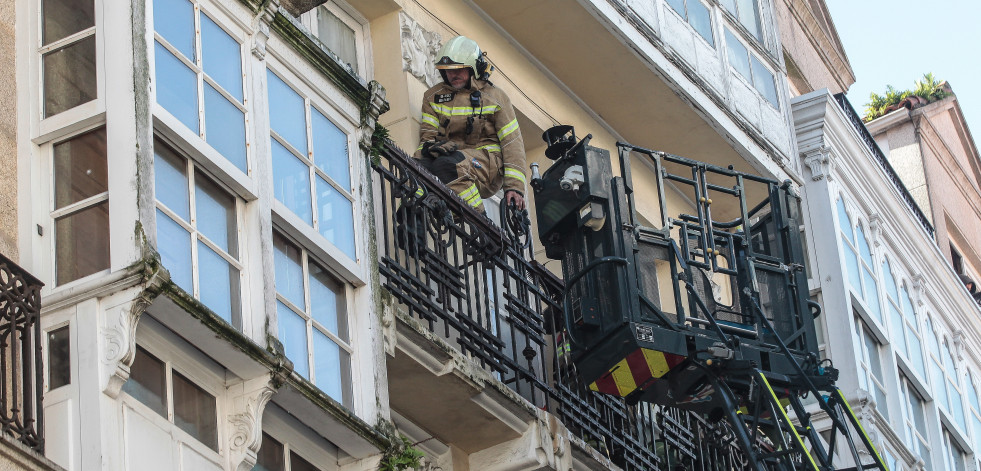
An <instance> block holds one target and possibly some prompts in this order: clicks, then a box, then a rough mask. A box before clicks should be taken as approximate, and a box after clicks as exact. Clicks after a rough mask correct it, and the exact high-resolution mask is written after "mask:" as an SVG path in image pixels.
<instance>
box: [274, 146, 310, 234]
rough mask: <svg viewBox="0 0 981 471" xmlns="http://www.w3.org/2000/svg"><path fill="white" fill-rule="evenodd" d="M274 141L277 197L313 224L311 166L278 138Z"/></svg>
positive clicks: (301, 217)
mask: <svg viewBox="0 0 981 471" xmlns="http://www.w3.org/2000/svg"><path fill="white" fill-rule="evenodd" d="M271 142H272V158H273V182H274V183H273V185H274V186H273V190H274V191H275V193H276V199H277V200H279V201H280V202H281V203H283V204H284V205H286V207H287V208H289V209H290V211H293V214H296V215H297V216H299V218H300V219H302V220H303V221H305V222H306V223H307V224H310V225H313V209H311V204H312V200H311V199H310V167H307V165H306V164H305V163H303V162H302V161H300V159H298V158H296V156H295V155H293V153H292V152H290V151H288V150H286V148H285V147H283V145H282V144H280V143H279V141H277V140H276V139H271Z"/></svg>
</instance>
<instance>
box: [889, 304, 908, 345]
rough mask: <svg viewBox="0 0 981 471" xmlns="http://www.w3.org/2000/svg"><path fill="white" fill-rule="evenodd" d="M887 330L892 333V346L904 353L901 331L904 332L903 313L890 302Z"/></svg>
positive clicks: (904, 343)
mask: <svg viewBox="0 0 981 471" xmlns="http://www.w3.org/2000/svg"><path fill="white" fill-rule="evenodd" d="M889 332H890V333H891V334H892V339H893V346H895V347H896V350H897V351H898V352H900V353H902V354H903V355H906V342H904V341H903V332H905V323H904V322H903V315H902V314H901V313H900V312H899V310H898V309H896V308H895V306H893V305H892V303H889Z"/></svg>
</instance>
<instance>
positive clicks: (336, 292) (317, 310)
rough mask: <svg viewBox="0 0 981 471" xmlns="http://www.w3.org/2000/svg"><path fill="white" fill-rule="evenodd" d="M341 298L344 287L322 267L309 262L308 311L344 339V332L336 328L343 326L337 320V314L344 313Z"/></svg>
mask: <svg viewBox="0 0 981 471" xmlns="http://www.w3.org/2000/svg"><path fill="white" fill-rule="evenodd" d="M343 299H344V287H343V286H341V284H340V283H338V282H337V280H335V279H334V277H332V276H330V274H328V273H327V272H326V271H325V270H324V269H323V268H321V267H320V266H318V265H317V264H316V263H311V264H310V311H311V314H312V315H313V319H314V320H315V321H317V322H319V323H320V325H322V326H324V327H326V328H327V330H329V331H331V332H333V333H334V334H335V335H337V336H338V337H341V338H344V339H346V338H347V336H346V335H345V333H344V332H340V331H339V330H338V326H339V325H340V326H343V322H340V323H339V322H338V316H343V315H344V303H343ZM345 330H346V329H345Z"/></svg>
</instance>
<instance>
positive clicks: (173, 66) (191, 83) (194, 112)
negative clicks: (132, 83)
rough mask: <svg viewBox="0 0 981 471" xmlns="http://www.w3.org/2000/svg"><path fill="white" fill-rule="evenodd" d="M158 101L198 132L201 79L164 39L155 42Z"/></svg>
mask: <svg viewBox="0 0 981 471" xmlns="http://www.w3.org/2000/svg"><path fill="white" fill-rule="evenodd" d="M153 44H154V46H155V48H154V53H153V54H154V64H156V69H157V70H156V74H157V75H156V79H157V81H156V84H157V103H159V104H160V106H163V107H164V108H165V109H166V110H167V111H169V112H170V114H172V115H174V117H175V118H177V119H178V120H179V121H180V122H182V123H184V125H185V126H187V127H188V128H189V129H190V130H191V131H193V132H194V133H198V132H199V129H198V85H197V83H198V79H197V75H195V74H194V72H193V71H191V69H189V68H188V67H187V66H186V65H184V63H183V62H181V61H179V60H178V59H177V57H176V56H174V55H173V54H171V53H170V51H168V50H167V49H166V48H164V47H163V46H162V45H160V43H158V42H154V43H153Z"/></svg>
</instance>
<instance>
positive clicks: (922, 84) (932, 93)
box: [863, 73, 952, 122]
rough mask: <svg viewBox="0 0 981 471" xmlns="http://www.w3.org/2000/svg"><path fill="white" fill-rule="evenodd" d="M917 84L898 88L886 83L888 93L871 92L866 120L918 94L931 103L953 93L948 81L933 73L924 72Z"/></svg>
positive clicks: (880, 114)
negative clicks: (939, 78)
mask: <svg viewBox="0 0 981 471" xmlns="http://www.w3.org/2000/svg"><path fill="white" fill-rule="evenodd" d="M914 85H916V86H915V87H914V88H913V89H912V90H897V89H896V88H895V87H893V86H892V85H886V93H885V94H884V95H880V94H878V93H875V92H872V93H871V94H869V102H868V103H866V104H865V117H864V118H863V119H864V120H865V122H869V121H872V120H873V119H876V118H878V117H880V116H883V115H885V114H886V110H887V109H888V108H889V107H890V106H893V105H898V104H900V103H902V101H903V100H905V99H907V98H909V97H912V96H916V97H919V98H922V99H924V100H926V102H927V103H931V102H934V101H937V100H942V99H944V98H947V97H948V96H950V95H952V93H950V92H949V91H948V89H947V87H946V85H947V82H945V81H943V80H937V78H936V77H934V76H933V73H926V74H923V78H922V79H920V80H917V81H915V82H914Z"/></svg>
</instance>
